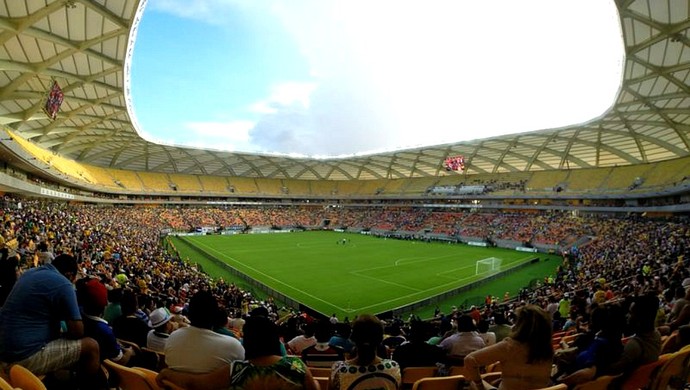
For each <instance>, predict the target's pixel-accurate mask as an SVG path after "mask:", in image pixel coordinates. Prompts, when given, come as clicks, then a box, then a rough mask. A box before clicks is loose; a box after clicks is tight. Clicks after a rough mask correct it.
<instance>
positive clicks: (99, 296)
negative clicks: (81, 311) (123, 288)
mask: <svg viewBox="0 0 690 390" xmlns="http://www.w3.org/2000/svg"><path fill="white" fill-rule="evenodd" d="M81 290H82V291H81V297H82V299H83V300H84V301H83V302H82V304H83V305H84V306H85V307H90V308H101V309H102V308H104V307H106V306H107V305H108V289H106V288H105V285H103V283H101V282H100V280H98V279H89V281H87V282H86V283H84V284H83V287H82V289H81Z"/></svg>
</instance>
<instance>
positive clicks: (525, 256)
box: [185, 231, 538, 318]
mask: <svg viewBox="0 0 690 390" xmlns="http://www.w3.org/2000/svg"><path fill="white" fill-rule="evenodd" d="M185 239H186V240H188V242H190V243H191V244H192V245H194V246H196V247H197V248H198V249H200V250H202V251H204V252H206V254H208V255H210V256H213V257H215V258H217V259H219V260H221V261H223V262H225V263H227V264H228V265H230V266H231V267H234V268H236V269H238V270H239V271H241V272H243V273H245V274H247V275H248V276H250V277H252V278H254V279H257V280H259V281H261V282H262V283H264V284H266V285H268V286H270V287H271V288H273V289H275V290H278V291H280V292H281V293H283V294H285V295H286V296H288V297H290V298H292V299H294V300H296V301H299V302H302V303H303V304H305V305H307V306H308V307H311V308H313V309H315V310H317V311H319V312H321V313H323V314H326V315H330V314H331V313H336V314H337V315H338V316H339V317H340V318H342V317H344V316H349V317H350V318H352V317H353V316H354V315H356V314H358V313H381V312H385V311H388V310H391V309H394V308H398V307H401V306H404V305H407V304H410V303H413V302H416V301H419V300H421V299H424V298H427V297H429V296H433V295H436V294H439V293H443V292H446V291H449V290H452V289H454V288H457V287H460V286H463V285H466V284H469V283H471V282H474V281H476V280H479V279H481V278H483V277H486V275H475V270H476V268H475V267H476V262H477V260H481V259H486V258H489V257H497V258H500V259H501V260H502V264H501V269H502V270H505V269H508V268H511V267H514V266H516V265H518V264H521V263H524V262H526V261H528V260H530V259H532V258H534V257H536V256H537V255H538V254H534V253H525V252H517V251H513V250H506V249H499V248H483V247H473V246H467V245H452V244H447V243H440V242H432V243H425V242H418V241H402V240H395V239H383V238H376V237H371V236H367V235H361V234H349V233H336V232H324V231H317V232H300V233H287V234H242V235H234V236H190V237H185ZM342 239H347V240H348V241H347V243H346V244H338V241H339V240H342ZM210 273H211V274H214V273H217V272H210Z"/></svg>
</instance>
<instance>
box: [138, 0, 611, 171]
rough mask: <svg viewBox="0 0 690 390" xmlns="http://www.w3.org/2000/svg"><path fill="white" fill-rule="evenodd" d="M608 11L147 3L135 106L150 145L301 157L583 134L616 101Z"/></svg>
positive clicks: (589, 2)
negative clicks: (576, 129) (571, 128)
mask: <svg viewBox="0 0 690 390" xmlns="http://www.w3.org/2000/svg"><path fill="white" fill-rule="evenodd" d="M617 18H618V16H617V13H616V10H615V6H614V5H613V2H612V1H604V0H578V1H572V0H569V1H565V0H525V1H514V0H476V1H469V0H462V1H461V0H425V1H418V0H409V1H406V2H400V1H396V2H393V1H389V0H366V1H365V0H149V1H148V3H147V6H146V9H145V10H144V16H143V18H142V21H141V24H140V25H139V29H138V34H137V38H136V43H135V47H134V54H133V57H132V78H131V82H132V86H131V87H132V88H131V89H132V100H133V106H134V115H135V116H136V118H137V122H138V123H139V126H140V128H139V131H140V132H141V134H142V135H143V136H144V137H145V138H147V139H150V140H153V141H156V142H163V143H167V144H174V145H189V146H195V147H203V148H212V149H220V150H231V151H246V152H266V153H279V154H290V155H307V156H312V157H325V156H342V155H352V154H360V153H369V152H377V151H383V150H393V149H398V148H405V147H416V146H426V145H437V144H442V143H449V142H458V141H463V140H471V139H477V138H486V137H490V136H494V135H498V134H506V133H516V132H524V131H530V130H539V129H547V128H555V127H561V126H566V125H569V124H575V123H580V122H583V121H586V120H589V119H592V118H594V117H596V116H599V115H601V114H602V113H603V112H604V111H605V110H606V109H607V108H608V107H609V106H610V105H611V104H612V102H613V99H614V97H615V94H616V92H617V89H618V86H619V83H620V78H621V64H622V60H623V48H622V39H621V36H620V27H619V26H618V19H617Z"/></svg>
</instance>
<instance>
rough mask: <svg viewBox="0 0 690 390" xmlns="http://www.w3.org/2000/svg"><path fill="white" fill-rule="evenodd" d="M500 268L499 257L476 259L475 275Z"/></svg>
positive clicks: (496, 270)
mask: <svg viewBox="0 0 690 390" xmlns="http://www.w3.org/2000/svg"><path fill="white" fill-rule="evenodd" d="M500 270H501V259H499V258H498V257H489V258H487V259H481V260H477V268H476V271H475V274H476V275H482V274H491V273H495V272H498V271H500Z"/></svg>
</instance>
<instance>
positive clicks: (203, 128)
mask: <svg viewBox="0 0 690 390" xmlns="http://www.w3.org/2000/svg"><path fill="white" fill-rule="evenodd" d="M254 125H255V123H254V122H252V121H248V120H235V121H230V122H187V123H185V124H184V128H185V129H186V130H188V134H189V136H190V138H191V139H192V142H193V143H194V144H195V145H196V146H203V147H206V148H212V149H226V150H249V149H251V148H253V147H254V146H253V145H251V144H250V137H249V131H250V130H251V129H252V128H253V127H254Z"/></svg>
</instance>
